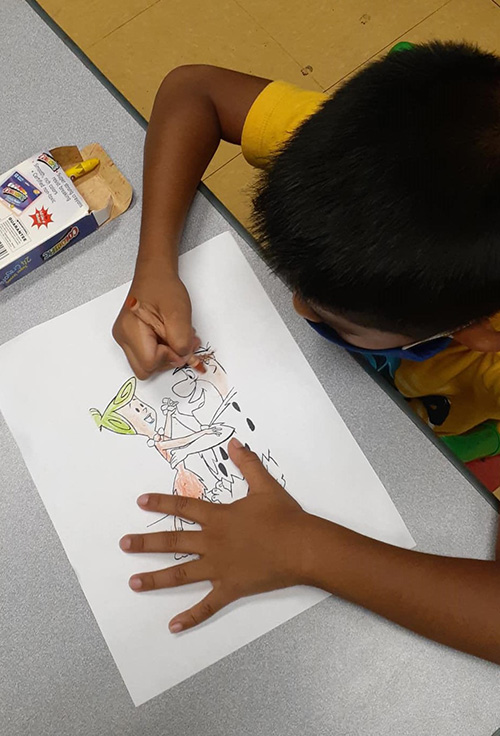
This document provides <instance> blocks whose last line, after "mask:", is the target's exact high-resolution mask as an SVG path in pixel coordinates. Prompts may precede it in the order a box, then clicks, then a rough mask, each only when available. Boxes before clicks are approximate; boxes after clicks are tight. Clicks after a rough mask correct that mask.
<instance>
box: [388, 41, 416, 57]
mask: <svg viewBox="0 0 500 736" xmlns="http://www.w3.org/2000/svg"><path fill="white" fill-rule="evenodd" d="M414 47H415V44H413V43H410V42H409V41H400V42H399V43H397V44H396V45H395V46H393V47H392V49H391V50H390V51H389V53H390V54H392V53H393V52H394V51H409V50H410V49H413V48H414Z"/></svg>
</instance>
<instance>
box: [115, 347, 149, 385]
mask: <svg viewBox="0 0 500 736" xmlns="http://www.w3.org/2000/svg"><path fill="white" fill-rule="evenodd" d="M122 349H123V352H124V353H125V357H126V358H127V360H128V362H129V365H130V367H131V368H132V370H133V372H134V375H135V376H137V378H138V379H139V380H140V381H145V380H146V378H149V376H150V375H151V373H149V372H148V371H146V370H145V369H144V368H143V366H142V365H141V364H140V362H139V361H138V359H137V358H136V356H135V353H134V352H133V350H132V349H131V348H129V346H128V345H126V344H123V345H122Z"/></svg>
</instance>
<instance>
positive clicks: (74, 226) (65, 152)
mask: <svg viewBox="0 0 500 736" xmlns="http://www.w3.org/2000/svg"><path fill="white" fill-rule="evenodd" d="M89 158H98V159H99V160H100V164H99V166H98V167H97V168H96V169H94V171H91V172H90V173H88V174H85V175H84V176H82V177H81V178H79V179H76V180H75V181H74V182H73V181H71V179H70V178H69V177H68V176H66V174H65V170H67V169H69V168H70V167H71V166H74V165H75V164H77V163H79V162H80V161H84V160H86V159H89ZM131 200H132V187H131V186H130V184H129V182H128V181H127V180H126V179H125V177H124V176H123V174H122V173H121V172H120V171H119V170H118V169H117V167H116V166H115V164H114V163H113V161H112V160H111V159H110V158H109V156H108V155H107V153H106V152H105V150H104V149H103V148H102V147H101V146H100V145H99V144H97V143H91V144H90V145H88V146H86V147H85V148H84V149H82V150H81V151H80V150H79V149H78V148H77V146H63V147H61V148H55V149H53V150H51V151H42V152H40V153H37V154H35V155H34V156H31V157H30V158H28V159H26V161H23V162H22V163H21V164H19V165H18V166H15V167H14V168H12V169H10V170H9V171H6V172H5V174H2V175H1V176H0V290H1V289H5V288H6V287H7V286H9V285H10V284H12V283H14V282H15V281H17V280H18V279H20V278H22V277H23V276H25V275H26V274H28V273H30V271H33V270H34V269H35V268H38V266H41V265H42V264H43V263H45V262H46V261H48V260H50V259H51V258H54V256H56V255H58V254H59V253H61V251H63V250H66V249H67V248H70V247H71V246H73V245H75V244H76V243H78V242H79V241H80V240H83V238H85V237H86V236H87V235H89V234H90V233H92V232H94V230H97V228H99V227H102V225H104V224H105V223H106V222H110V221H111V220H113V219H114V218H115V217H117V216H118V215H120V214H121V213H122V212H125V210H126V209H127V208H128V206H129V205H130V202H131Z"/></svg>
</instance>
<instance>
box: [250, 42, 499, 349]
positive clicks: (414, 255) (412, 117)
mask: <svg viewBox="0 0 500 736" xmlns="http://www.w3.org/2000/svg"><path fill="white" fill-rule="evenodd" d="M254 225H255V229H256V234H257V237H258V238H259V239H260V240H261V241H262V242H263V244H264V245H265V247H264V248H263V252H264V255H265V257H266V258H267V260H268V262H269V264H270V266H271V267H272V268H273V269H274V270H275V271H276V272H277V273H278V274H280V275H281V276H283V278H284V279H285V280H286V281H287V282H288V284H289V285H290V286H291V287H292V288H293V289H294V290H296V291H297V292H298V293H299V294H300V295H301V296H302V297H303V298H305V299H307V300H308V301H309V302H311V303H312V305H313V306H314V304H316V305H319V306H322V307H323V308H326V309H328V310H329V311H332V312H338V313H341V314H344V315H345V316H347V317H349V318H350V319H352V320H353V321H355V322H357V323H358V324H360V325H363V326H366V327H377V328H378V329H381V330H386V331H389V332H397V333H401V334H405V335H409V336H413V337H415V339H421V338H424V337H428V336H430V335H432V334H435V333H437V332H441V331H444V330H451V329H455V328H458V327H461V326H463V325H464V324H466V323H468V322H469V321H471V320H475V319H479V318H481V317H485V316H489V315H491V314H493V313H494V312H496V311H498V310H500V58H497V57H496V56H494V55H493V54H489V53H484V52H482V51H480V50H479V49H477V48H475V47H472V46H469V45H466V44H455V43H438V42H434V43H430V44H426V45H421V46H416V47H414V48H413V49H409V50H406V51H400V52H395V53H393V54H389V55H388V56H386V57H385V58H384V59H382V60H380V61H376V62H375V63H373V64H371V65H369V66H367V67H366V68H364V69H363V70H362V71H361V72H359V74H357V75H356V76H355V77H353V78H351V79H350V80H349V81H347V82H346V83H345V84H344V85H343V86H342V87H341V88H340V89H339V91H338V92H336V94H335V95H334V96H333V97H332V98H331V99H329V100H328V101H327V102H326V103H325V104H324V105H323V106H322V108H321V109H320V110H319V111H318V112H317V113H316V114H315V115H313V116H312V117H311V118H309V119H308V120H306V122H304V123H303V125H302V126H301V127H300V128H299V129H298V130H297V132H296V133H295V134H294V135H293V137H292V138H291V140H290V141H289V142H288V143H287V144H286V145H285V146H284V147H283V149H282V151H281V152H280V153H279V155H277V156H276V158H275V159H274V161H273V164H272V166H271V167H270V169H269V170H268V171H267V172H265V173H264V174H263V175H262V178H261V180H260V183H259V185H258V190H257V194H256V197H255V199H254Z"/></svg>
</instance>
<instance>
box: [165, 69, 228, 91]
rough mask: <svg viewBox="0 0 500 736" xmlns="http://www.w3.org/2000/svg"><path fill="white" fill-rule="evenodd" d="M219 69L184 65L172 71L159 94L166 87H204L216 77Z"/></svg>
mask: <svg viewBox="0 0 500 736" xmlns="http://www.w3.org/2000/svg"><path fill="white" fill-rule="evenodd" d="M217 69H218V67H216V66H211V65H210V64H182V65H181V66H177V67H175V69H172V71H170V72H169V73H168V74H167V76H166V77H165V78H164V79H163V82H162V83H161V85H160V89H159V91H158V92H159V93H160V92H161V91H162V89H164V88H165V87H167V88H169V89H171V88H172V87H182V88H183V89H186V87H196V88H201V87H204V86H205V85H206V84H207V82H209V81H210V79H211V78H212V77H213V76H214V75H215V73H216V70H217Z"/></svg>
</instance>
